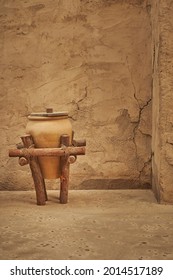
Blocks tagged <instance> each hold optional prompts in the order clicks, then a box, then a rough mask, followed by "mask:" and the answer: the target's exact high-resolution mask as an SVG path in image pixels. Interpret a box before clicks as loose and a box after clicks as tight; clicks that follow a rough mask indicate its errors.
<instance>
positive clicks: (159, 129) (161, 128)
mask: <svg viewBox="0 0 173 280" xmlns="http://www.w3.org/2000/svg"><path fill="white" fill-rule="evenodd" d="M154 2H155V4H154V5H153V11H152V15H153V16H152V18H153V36H152V37H153V46H154V53H153V66H154V67H153V135H152V149H153V189H154V191H155V193H156V196H157V198H158V200H159V201H160V202H166V203H173V192H172V190H173V176H172V174H173V117H172V104H173V92H172V89H173V80H172V77H173V68H172V56H173V34H172V26H173V17H172V15H173V1H171V0H163V1H154Z"/></svg>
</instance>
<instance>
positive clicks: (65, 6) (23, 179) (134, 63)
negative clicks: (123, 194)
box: [0, 0, 152, 190]
mask: <svg viewBox="0 0 173 280" xmlns="http://www.w3.org/2000/svg"><path fill="white" fill-rule="evenodd" d="M150 10H151V5H150V3H149V1H145V0H143V1H141V0H133V1H132V0H131V1H130V0H129V1H128V0H126V1H118V0H107V1H106V0H81V1H80V0H71V1H69V0H59V1H55V0H42V1H38V0H25V1H20V0H15V1H12V0H5V1H1V2H0V20H1V24H0V50H1V52H0V60H1V68H0V79H1V85H0V87H1V89H0V102H1V108H0V119H1V123H0V136H1V145H2V149H1V159H0V170H1V177H0V188H1V189H10V190H12V189H31V188H32V187H33V182H32V179H31V176H30V173H29V169H28V167H27V166H25V167H20V166H19V165H18V163H17V159H11V158H10V159H9V158H8V149H9V148H10V147H12V146H13V145H14V144H16V143H18V142H20V136H21V135H23V134H24V132H25V126H26V123H27V115H28V114H29V113H30V112H34V111H35V112H39V111H44V110H45V109H46V107H53V108H54V110H56V111H58V110H61V111H62V110H67V111H68V112H69V115H70V119H71V122H72V125H73V128H74V131H75V136H76V138H86V140H87V153H86V156H81V157H78V161H77V162H76V163H75V164H74V165H72V166H71V179H70V181H71V188H124V187H126V188H131V187H132V188H133V187H135V188H142V187H150V184H151V85H152V63H151V17H150ZM48 184H50V188H54V187H57V184H55V182H49V183H48Z"/></svg>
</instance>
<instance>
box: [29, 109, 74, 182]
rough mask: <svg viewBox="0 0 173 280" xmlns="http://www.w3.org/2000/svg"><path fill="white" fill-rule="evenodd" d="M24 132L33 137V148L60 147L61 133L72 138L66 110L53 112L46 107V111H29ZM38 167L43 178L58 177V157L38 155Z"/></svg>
mask: <svg viewBox="0 0 173 280" xmlns="http://www.w3.org/2000/svg"><path fill="white" fill-rule="evenodd" d="M28 119H29V121H28V123H27V126H26V133H28V134H30V135H31V136H32V138H33V141H34V144H35V148H57V147H60V137H61V135H63V134H68V135H69V136H70V142H71V139H72V125H71V123H70V121H69V119H68V113H67V112H53V110H52V109H47V112H46V113H31V114H30V115H29V116H28ZM38 160H39V164H40V168H41V171H42V174H43V177H44V178H45V179H56V178H59V177H60V158H59V157H53V156H52V157H48V156H44V157H43V156H42V157H38Z"/></svg>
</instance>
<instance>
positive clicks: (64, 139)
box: [60, 134, 70, 204]
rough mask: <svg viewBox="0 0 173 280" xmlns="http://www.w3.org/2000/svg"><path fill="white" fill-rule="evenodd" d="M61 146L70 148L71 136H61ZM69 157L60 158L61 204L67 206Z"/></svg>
mask: <svg viewBox="0 0 173 280" xmlns="http://www.w3.org/2000/svg"><path fill="white" fill-rule="evenodd" d="M60 142H61V146H66V147H68V146H69V145H70V136H69V135H66V134H64V135H62V136H61V140H60ZM68 159H69V155H65V156H61V157H60V168H61V177H60V203H62V204H65V203H67V202H68V186H69V167H70V163H69V160H68Z"/></svg>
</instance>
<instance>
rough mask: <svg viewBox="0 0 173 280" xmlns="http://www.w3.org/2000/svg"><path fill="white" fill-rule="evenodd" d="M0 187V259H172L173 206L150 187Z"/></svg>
mask: <svg viewBox="0 0 173 280" xmlns="http://www.w3.org/2000/svg"><path fill="white" fill-rule="evenodd" d="M48 195H49V201H48V202H47V204H46V206H37V205H36V200H35V193H34V192H33V191H25V192H24V191H18V192H12V191H11V192H8V191H6V192H3V191H2V192H0V207H1V215H0V227H1V235H0V244H1V245H0V259H6V260H8V259H33V260H35V259H57V260H60V259H62V260H64V259H84V260H88V259H98V260H100V259H120V260H123V259H147V260H149V259H157V260H159V259H166V260H168V259H173V241H172V236H173V206H172V205H160V204H157V202H156V200H155V198H154V195H153V193H152V192H151V191H150V190H101V191H100V190H89V191H88V190H80V191H79V190H73V191H70V192H69V203H68V204H66V205H61V204H60V203H59V200H58V195H59V192H58V191H49V192H48Z"/></svg>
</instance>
